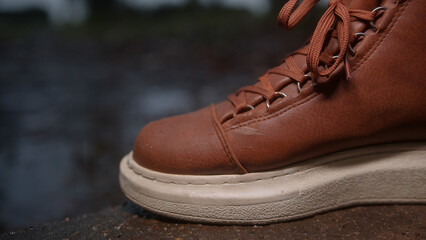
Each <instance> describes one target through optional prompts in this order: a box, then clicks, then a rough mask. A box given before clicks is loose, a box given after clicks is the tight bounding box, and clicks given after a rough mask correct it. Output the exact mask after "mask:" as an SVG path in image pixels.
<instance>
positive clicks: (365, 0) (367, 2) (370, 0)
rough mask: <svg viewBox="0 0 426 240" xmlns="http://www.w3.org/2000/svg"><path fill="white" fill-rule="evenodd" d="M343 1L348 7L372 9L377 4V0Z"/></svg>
mask: <svg viewBox="0 0 426 240" xmlns="http://www.w3.org/2000/svg"><path fill="white" fill-rule="evenodd" d="M343 3H344V4H345V5H346V6H348V7H349V8H350V9H359V10H368V11H370V10H373V9H374V8H376V7H377V6H379V0H345V1H343Z"/></svg>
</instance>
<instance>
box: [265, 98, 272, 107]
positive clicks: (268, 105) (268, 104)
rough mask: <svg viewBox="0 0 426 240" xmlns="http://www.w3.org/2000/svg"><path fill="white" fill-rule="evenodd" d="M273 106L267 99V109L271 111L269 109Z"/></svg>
mask: <svg viewBox="0 0 426 240" xmlns="http://www.w3.org/2000/svg"><path fill="white" fill-rule="evenodd" d="M270 106H271V104H270V102H269V100H268V99H266V108H268V109H269V107H270Z"/></svg>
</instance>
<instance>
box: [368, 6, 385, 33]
mask: <svg viewBox="0 0 426 240" xmlns="http://www.w3.org/2000/svg"><path fill="white" fill-rule="evenodd" d="M380 10H385V11H386V10H388V8H387V7H376V8H375V9H373V11H372V12H374V13H376V12H378V11H380ZM370 27H371V28H372V29H373V30H374V31H377V25H376V24H375V23H374V22H370Z"/></svg>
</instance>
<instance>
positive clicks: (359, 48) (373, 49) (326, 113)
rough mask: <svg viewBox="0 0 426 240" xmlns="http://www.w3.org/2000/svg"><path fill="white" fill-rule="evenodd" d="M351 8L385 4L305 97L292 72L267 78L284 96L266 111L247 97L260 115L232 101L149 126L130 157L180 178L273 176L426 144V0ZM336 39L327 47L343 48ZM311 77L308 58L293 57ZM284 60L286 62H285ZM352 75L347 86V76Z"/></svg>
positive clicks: (361, 1) (359, 25)
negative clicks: (402, 144) (361, 152)
mask: <svg viewBox="0 0 426 240" xmlns="http://www.w3.org/2000/svg"><path fill="white" fill-rule="evenodd" d="M345 4H346V5H347V6H349V8H351V9H352V8H354V9H364V10H373V9H374V8H376V7H378V6H385V7H387V8H388V9H387V10H383V13H382V14H381V15H380V17H379V18H378V19H377V20H376V21H375V22H374V24H375V25H376V26H377V29H373V28H372V27H371V26H370V25H369V23H365V22H353V23H351V29H352V31H353V32H354V33H355V32H363V33H365V34H364V35H365V36H364V35H363V36H362V38H361V39H358V40H357V41H355V42H354V43H352V46H353V48H354V50H355V51H356V53H355V54H354V55H350V54H349V55H347V56H348V57H347V60H346V61H344V62H342V63H341V64H340V65H339V67H338V68H337V69H336V70H335V71H334V72H333V73H332V74H330V75H329V76H327V77H320V78H318V83H317V84H314V82H313V81H307V82H306V83H304V84H303V85H302V86H301V91H300V92H299V91H298V88H297V85H296V84H295V82H294V81H293V80H292V79H291V78H289V77H285V76H280V75H274V74H272V75H270V76H269V78H270V79H269V80H270V82H271V84H272V86H273V87H279V86H284V87H282V88H280V89H277V90H279V91H281V92H284V93H285V94H286V95H287V97H281V98H277V99H275V100H274V101H273V102H271V104H270V107H269V108H268V107H267V106H266V104H265V101H264V99H263V98H262V96H259V95H256V94H253V93H248V94H247V96H246V99H247V102H248V104H250V105H252V106H254V110H248V111H245V112H240V113H237V114H236V112H235V107H234V106H233V105H232V104H231V103H230V102H229V101H224V102H222V103H219V104H216V105H211V106H209V107H206V108H203V109H201V110H198V111H196V112H193V113H189V114H185V115H180V116H175V117H171V118H166V119H162V120H158V121H155V122H152V123H150V124H148V125H147V126H145V127H144V128H143V129H142V130H141V132H140V133H139V135H138V137H137V139H136V142H135V146H134V151H133V157H134V159H135V160H136V162H137V163H139V164H140V165H142V166H144V167H146V168H149V169H152V170H155V171H160V172H167V173H175V174H192V175H200V174H243V173H247V172H258V171H268V170H274V169H278V168H281V167H284V166H286V165H289V164H292V163H295V162H299V161H303V160H307V159H309V158H312V157H316V156H320V155H324V154H327V153H332V152H336V151H340V150H345V149H348V148H354V147H360V146H365V145H371V144H380V143H388V142H399V141H417V140H426V79H425V77H424V75H423V69H424V67H425V64H426V60H425V59H426V48H425V46H426V40H425V38H424V36H426V30H425V27H424V26H425V25H426V16H425V15H424V12H425V10H426V2H425V1H423V0H406V1H401V0H400V1H399V2H398V4H397V5H395V4H394V1H393V0H382V1H379V0H377V1H370V0H352V1H349V0H347V1H345ZM338 47H339V46H338V41H337V40H335V39H331V40H330V42H329V43H328V45H327V46H326V51H329V52H336V51H338ZM295 61H296V63H297V64H298V65H299V67H300V68H301V69H303V70H304V71H308V68H307V65H306V59H305V58H304V57H303V56H295ZM283 64H284V63H283ZM348 69H349V71H350V74H351V78H350V80H347V79H346V78H347V71H348Z"/></svg>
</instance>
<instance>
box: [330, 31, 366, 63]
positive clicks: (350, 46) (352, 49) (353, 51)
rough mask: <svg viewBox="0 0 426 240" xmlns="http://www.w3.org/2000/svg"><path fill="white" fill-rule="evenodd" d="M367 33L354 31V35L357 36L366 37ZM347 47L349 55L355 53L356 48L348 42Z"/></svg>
mask: <svg viewBox="0 0 426 240" xmlns="http://www.w3.org/2000/svg"><path fill="white" fill-rule="evenodd" d="M367 35H368V34H366V33H363V32H357V33H355V36H356V37H359V36H362V37H366V36H367ZM348 49H349V52H350V53H351V55H352V56H355V54H356V50H355V49H354V48H353V47H352V45H351V44H349V46H348ZM333 58H334V57H333Z"/></svg>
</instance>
